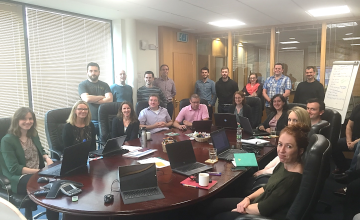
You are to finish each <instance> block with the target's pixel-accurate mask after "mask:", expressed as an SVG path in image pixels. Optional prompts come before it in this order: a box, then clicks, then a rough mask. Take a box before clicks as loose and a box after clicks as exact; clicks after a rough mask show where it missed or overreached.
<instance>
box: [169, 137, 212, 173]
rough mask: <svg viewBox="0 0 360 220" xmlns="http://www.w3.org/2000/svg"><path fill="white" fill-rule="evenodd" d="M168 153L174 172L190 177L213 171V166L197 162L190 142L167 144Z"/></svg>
mask: <svg viewBox="0 0 360 220" xmlns="http://www.w3.org/2000/svg"><path fill="white" fill-rule="evenodd" d="M166 151H167V154H168V157H169V161H170V166H171V169H172V171H173V172H176V173H180V174H183V175H186V176H190V175H193V174H195V173H200V172H203V171H205V170H209V169H212V166H208V165H206V164H203V163H199V162H196V157H195V153H194V149H193V147H192V144H191V141H190V140H186V141H180V142H175V143H172V144H167V145H166Z"/></svg>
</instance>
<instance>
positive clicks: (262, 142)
mask: <svg viewBox="0 0 360 220" xmlns="http://www.w3.org/2000/svg"><path fill="white" fill-rule="evenodd" d="M241 142H242V143H246V144H255V145H259V144H265V143H269V142H270V141H267V140H262V139H249V140H245V139H241Z"/></svg>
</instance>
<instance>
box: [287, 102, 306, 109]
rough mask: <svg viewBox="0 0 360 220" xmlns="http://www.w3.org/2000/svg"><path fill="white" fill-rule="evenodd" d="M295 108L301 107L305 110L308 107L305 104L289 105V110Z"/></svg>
mask: <svg viewBox="0 0 360 220" xmlns="http://www.w3.org/2000/svg"><path fill="white" fill-rule="evenodd" d="M295 106H299V107H301V108H303V109H305V110H306V109H307V108H306V105H305V104H302V103H288V108H289V110H290V109H292V108H294V107H295Z"/></svg>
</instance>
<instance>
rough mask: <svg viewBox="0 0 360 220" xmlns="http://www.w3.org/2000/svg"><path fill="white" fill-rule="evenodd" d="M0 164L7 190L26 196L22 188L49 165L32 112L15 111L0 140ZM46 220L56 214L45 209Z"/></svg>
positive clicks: (56, 214) (24, 189)
mask: <svg viewBox="0 0 360 220" xmlns="http://www.w3.org/2000/svg"><path fill="white" fill-rule="evenodd" d="M0 154H1V155H0V162H1V163H0V164H1V169H2V173H3V174H4V176H6V177H7V178H8V179H9V180H10V184H11V191H12V192H13V193H17V194H24V195H26V194H27V192H26V185H27V183H28V181H29V179H30V178H31V176H32V175H33V174H34V173H37V172H38V171H39V170H40V169H42V168H43V167H45V164H44V162H46V164H47V165H50V164H52V163H53V161H52V160H51V158H50V157H49V156H48V155H47V154H46V153H45V151H44V148H43V146H42V145H41V142H40V138H39V135H38V132H37V130H36V117H35V114H34V112H33V111H32V109H30V108H27V107H21V108H19V109H18V110H16V111H15V114H14V116H13V117H12V120H11V125H10V128H9V131H8V134H6V135H5V136H4V137H3V138H2V139H1V148H0ZM46 215H47V218H48V219H51V220H53V219H58V218H59V213H57V212H53V211H51V210H48V209H47V210H46Z"/></svg>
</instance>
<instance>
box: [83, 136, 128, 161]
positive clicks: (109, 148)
mask: <svg viewBox="0 0 360 220" xmlns="http://www.w3.org/2000/svg"><path fill="white" fill-rule="evenodd" d="M125 138H126V135H123V136H120V137H116V138H112V139H109V140H107V142H106V144H105V145H104V148H102V149H98V150H94V151H91V152H90V153H89V156H90V157H98V156H107V155H110V154H111V155H113V154H115V153H122V152H123V149H122V147H121V146H123V144H124V142H125ZM126 152H128V151H127V150H126ZM124 153H125V152H124Z"/></svg>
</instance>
